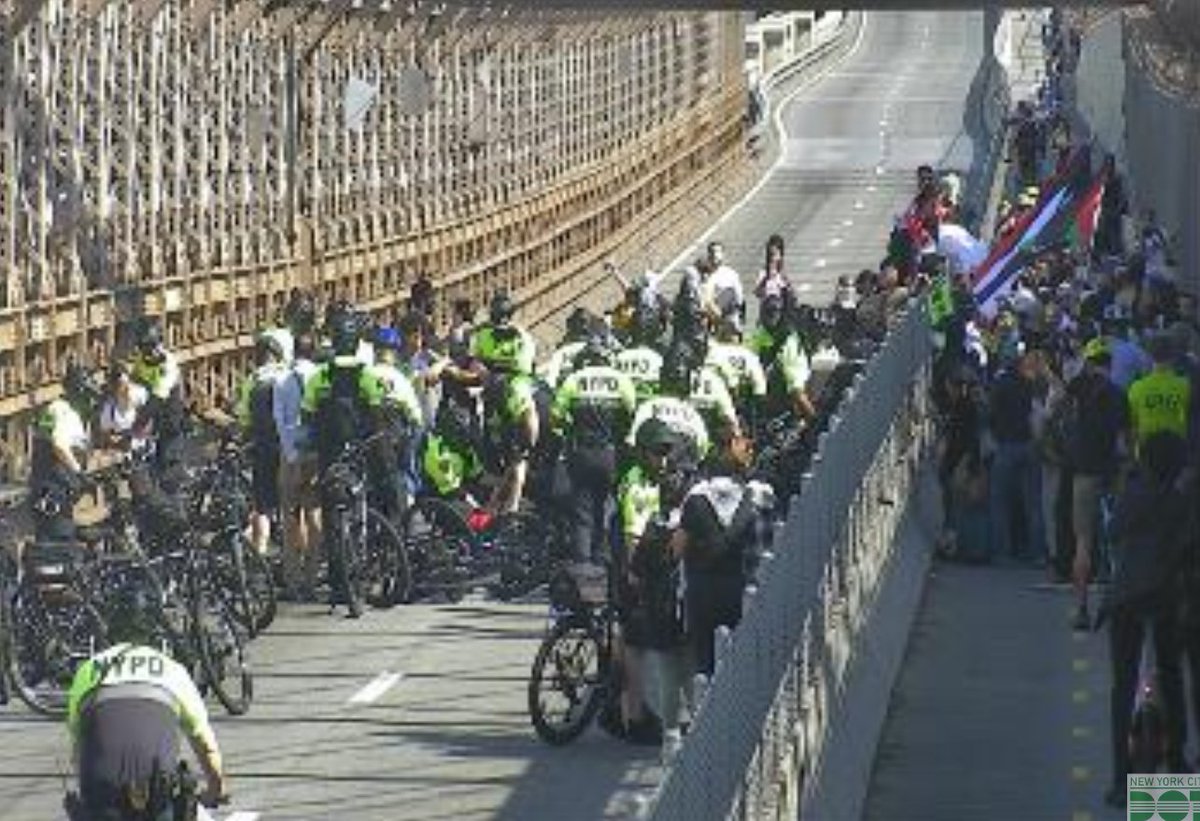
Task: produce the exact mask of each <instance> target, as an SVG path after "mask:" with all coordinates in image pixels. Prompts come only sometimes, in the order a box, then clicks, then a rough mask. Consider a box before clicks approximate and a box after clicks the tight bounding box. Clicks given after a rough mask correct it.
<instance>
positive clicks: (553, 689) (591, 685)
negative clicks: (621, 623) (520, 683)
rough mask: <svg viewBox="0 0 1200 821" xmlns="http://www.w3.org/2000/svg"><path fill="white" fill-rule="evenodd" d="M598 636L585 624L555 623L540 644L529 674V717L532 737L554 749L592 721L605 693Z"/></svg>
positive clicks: (603, 649)
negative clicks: (532, 732)
mask: <svg viewBox="0 0 1200 821" xmlns="http://www.w3.org/2000/svg"><path fill="white" fill-rule="evenodd" d="M609 669H610V664H609V659H608V649H607V646H606V642H605V641H604V636H603V634H602V632H601V631H600V630H598V629H597V628H596V625H595V624H593V623H592V621H591V620H590V619H586V618H568V619H565V620H563V621H560V622H559V623H558V624H556V625H555V626H554V629H553V630H551V631H550V635H548V636H546V638H545V639H543V640H542V644H541V646H540V647H539V648H538V652H537V656H536V657H535V658H534V660H533V669H532V670H531V671H530V674H529V692H528V707H529V718H530V720H531V721H532V722H533V729H534V731H535V732H537V734H538V737H539V738H541V739H542V740H543V741H545V742H546V743H548V744H553V745H556V746H560V745H563V744H569V743H570V742H572V741H574V740H575V739H576V738H578V737H579V736H580V735H581V734H582V733H583V731H584V730H586V729H587V727H588V725H589V724H591V723H592V720H593V719H595V717H596V713H597V712H598V711H599V709H600V706H601V704H602V703H603V702H604V694H605V693H606V692H607V691H608V690H609V689H610V688H609V685H608V681H607V677H608V671H609Z"/></svg>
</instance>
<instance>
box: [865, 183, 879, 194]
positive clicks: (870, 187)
mask: <svg viewBox="0 0 1200 821" xmlns="http://www.w3.org/2000/svg"><path fill="white" fill-rule="evenodd" d="M878 190H879V189H878V188H876V187H875V185H874V184H872V185H868V186H867V193H868V194H874V193H875V192H876V191H878Z"/></svg>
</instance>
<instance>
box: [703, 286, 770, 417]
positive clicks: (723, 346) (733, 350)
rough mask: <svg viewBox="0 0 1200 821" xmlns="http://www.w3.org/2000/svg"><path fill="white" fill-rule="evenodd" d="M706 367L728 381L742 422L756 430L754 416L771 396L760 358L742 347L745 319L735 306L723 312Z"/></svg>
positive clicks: (727, 307)
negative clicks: (763, 402) (708, 366)
mask: <svg viewBox="0 0 1200 821" xmlns="http://www.w3.org/2000/svg"><path fill="white" fill-rule="evenodd" d="M705 363H706V364H707V365H710V366H712V367H714V368H716V369H717V371H719V372H720V374H721V376H722V377H724V379H725V384H726V385H727V386H728V388H729V393H730V394H731V396H732V398H733V403H734V406H735V407H736V408H737V412H738V416H739V418H740V419H741V420H742V421H744V422H746V423H747V424H748V425H749V426H750V427H751V429H752V428H753V425H754V412H755V410H756V408H757V406H758V405H759V404H760V403H761V402H762V401H763V399H764V398H765V397H766V395H767V374H766V371H764V370H763V366H762V361H761V360H760V359H759V358H758V354H756V353H755V352H754V351H752V350H750V349H749V348H747V347H746V346H745V345H743V344H742V321H741V317H740V316H738V314H737V312H736V311H734V310H733V308H732V305H729V304H727V305H725V306H723V308H722V312H721V318H720V320H718V322H717V325H716V339H714V340H712V341H710V342H709V343H708V353H707V356H706V357H705Z"/></svg>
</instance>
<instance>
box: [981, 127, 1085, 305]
mask: <svg viewBox="0 0 1200 821" xmlns="http://www.w3.org/2000/svg"><path fill="white" fill-rule="evenodd" d="M1087 162H1088V155H1087V154H1086V152H1083V151H1077V152H1076V153H1075V156H1074V157H1072V159H1071V161H1070V162H1069V163H1068V164H1067V167H1066V168H1064V169H1063V171H1062V173H1061V174H1059V175H1057V176H1055V177H1054V178H1052V179H1051V180H1050V181H1049V182H1048V183H1046V185H1045V186H1044V187H1043V189H1042V191H1041V194H1040V196H1039V197H1038V201H1037V204H1036V205H1034V206H1033V207H1032V208H1031V209H1029V211H1027V212H1026V213H1025V214H1024V215H1022V216H1021V218H1020V219H1019V220H1018V221H1017V224H1016V226H1014V228H1013V229H1012V230H1011V231H1009V232H1008V233H1007V234H1005V235H1004V236H1003V237H1001V238H1000V240H998V241H997V242H996V243H995V244H994V245H993V246H992V250H991V252H990V253H989V254H988V256H987V258H986V259H985V260H984V261H983V263H982V264H981V265H980V266H979V267H978V268H976V269H975V273H974V275H973V277H972V282H973V285H974V292H975V301H976V303H977V304H978V305H979V307H980V310H982V311H983V312H984V314H985V315H989V316H990V315H991V314H993V313H995V309H996V301H997V300H998V299H999V297H1001V296H1003V295H1004V294H1006V293H1008V290H1009V286H1010V285H1011V284H1012V282H1013V280H1014V279H1015V278H1016V276H1017V274H1018V273H1020V272H1021V271H1022V270H1024V269H1025V268H1026V267H1027V266H1028V265H1029V264H1030V263H1032V262H1033V261H1034V260H1035V259H1036V258H1037V257H1038V256H1039V255H1040V254H1041V253H1042V252H1043V251H1045V250H1046V249H1047V248H1051V247H1053V246H1055V245H1057V244H1060V243H1061V242H1062V241H1063V239H1064V238H1065V236H1066V234H1067V231H1068V229H1069V228H1070V227H1072V226H1074V225H1075V223H1076V220H1075V217H1076V215H1077V213H1078V208H1079V205H1080V204H1081V203H1082V202H1083V201H1084V200H1083V196H1082V194H1083V193H1084V190H1085V189H1086V188H1087V187H1088V186H1087V179H1088V169H1087ZM1093 224H1094V223H1093Z"/></svg>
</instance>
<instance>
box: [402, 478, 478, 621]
mask: <svg viewBox="0 0 1200 821" xmlns="http://www.w3.org/2000/svg"><path fill="white" fill-rule="evenodd" d="M401 535H402V537H403V540H404V553H405V556H406V558H407V561H408V564H409V573H410V576H411V582H410V584H409V595H408V598H407V599H406V601H412V600H413V599H414V598H417V597H419V596H434V595H441V596H443V597H444V598H446V599H447V600H448V601H451V602H457V601H461V600H462V597H463V595H464V594H465V592H466V584H467V573H466V570H465V568H464V567H463V565H462V557H463V556H464V555H468V554H469V553H470V549H471V547H470V546H471V534H470V530H469V529H468V528H467V523H466V521H465V520H464V519H463V518H462V516H461V515H460V514H459V512H458V511H457V510H455V509H454V507H453V506H452V505H450V504H449V503H448V502H445V501H443V500H441V499H436V498H421V499H417V500H416V502H415V503H414V504H413V505H412V506H411V507H410V508H409V509H408V511H407V512H406V513H405V514H404V519H403V521H402V525H401Z"/></svg>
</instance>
